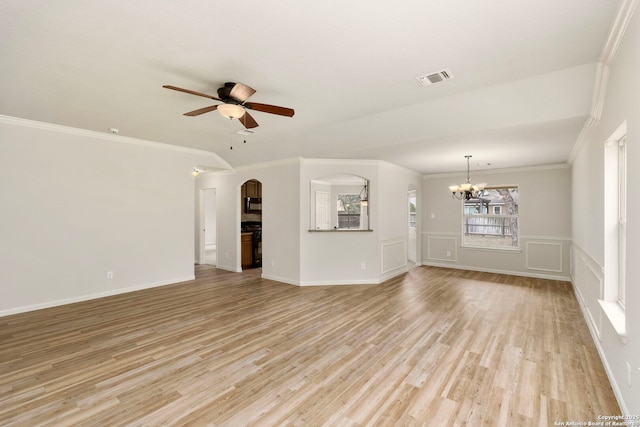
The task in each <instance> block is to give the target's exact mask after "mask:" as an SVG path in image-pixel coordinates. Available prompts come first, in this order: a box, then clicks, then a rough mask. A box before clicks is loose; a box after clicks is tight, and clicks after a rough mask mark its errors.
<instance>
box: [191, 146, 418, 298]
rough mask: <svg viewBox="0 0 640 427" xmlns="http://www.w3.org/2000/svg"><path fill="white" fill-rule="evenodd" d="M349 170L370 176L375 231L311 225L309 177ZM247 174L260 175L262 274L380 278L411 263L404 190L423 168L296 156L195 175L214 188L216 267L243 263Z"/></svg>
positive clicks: (307, 281) (308, 280) (305, 281)
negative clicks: (242, 223)
mask: <svg viewBox="0 0 640 427" xmlns="http://www.w3.org/2000/svg"><path fill="white" fill-rule="evenodd" d="M344 173H349V174H354V175H358V176H361V177H363V178H366V179H368V180H369V181H370V193H369V198H370V218H369V220H370V222H369V224H370V227H371V228H372V230H373V231H357V232H343V231H340V232H314V231H311V232H310V231H309V229H310V228H315V225H314V223H313V215H312V213H311V212H310V210H309V209H310V207H311V206H312V205H311V203H310V201H311V200H310V195H311V194H312V191H311V189H312V184H311V181H312V180H313V179H316V178H319V177H323V176H327V175H333V174H344ZM379 177H383V178H384V179H383V181H381V180H380V178H379ZM247 179H257V180H259V181H260V182H262V207H263V211H262V221H263V232H262V239H263V240H262V248H263V262H262V265H263V266H262V277H265V278H269V279H273V280H278V281H280V282H284V283H290V284H295V285H317V284H353V283H380V282H381V281H383V280H384V279H385V278H388V277H392V276H393V275H397V274H400V273H402V272H404V271H406V268H407V260H406V244H407V235H408V227H407V216H408V207H407V199H406V197H407V196H406V194H407V190H408V189H409V188H410V187H413V188H419V187H420V175H418V174H416V173H414V172H411V171H407V170H406V169H403V168H399V167H397V166H393V165H389V164H387V163H385V162H379V161H367V160H360V161H359V160H319V159H299V158H296V159H289V160H286V161H282V162H273V163H266V164H259V165H253V166H250V167H245V168H239V169H237V170H236V171H235V172H234V173H227V172H223V173H213V174H202V175H200V177H198V180H197V187H198V188H216V194H217V211H218V216H217V221H218V241H217V244H218V268H223V269H227V270H230V271H237V272H239V271H241V267H240V261H241V260H240V186H241V185H242V183H243V182H245V181H246V180H247ZM378 216H380V217H381V218H384V219H385V223H384V224H381V223H380V222H379V221H378V220H377V218H378ZM399 254H401V255H402V256H400V257H399ZM363 266H364V268H363Z"/></svg>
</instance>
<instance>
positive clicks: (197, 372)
mask: <svg viewBox="0 0 640 427" xmlns="http://www.w3.org/2000/svg"><path fill="white" fill-rule="evenodd" d="M619 412H620V411H619V408H618V406H617V403H616V400H615V398H614V395H613V392H612V390H611V386H610V384H609V382H608V380H607V377H606V374H605V372H604V369H603V367H602V364H601V361H600V359H599V357H598V354H597V351H596V348H595V346H594V344H593V342H592V340H591V337H590V334H589V332H588V330H587V327H586V324H585V322H584V319H583V317H582V314H581V312H580V309H579V307H578V304H577V301H576V299H575V297H574V294H573V291H572V288H571V285H570V284H569V283H566V282H558V281H550V280H540V279H529V278H522V277H514V276H504V275H495V274H488V273H476V272H465V271H459V270H448V269H442V268H430V267H420V268H416V269H414V270H412V271H410V272H409V273H407V274H405V275H402V276H399V277H397V278H395V279H392V280H390V281H388V282H385V283H384V284H382V285H377V286H371V285H369V286H333V287H308V288H298V287H295V286H290V285H284V284H281V283H277V282H273V281H269V280H264V279H261V278H260V277H256V275H252V274H239V273H230V272H225V271H222V270H217V269H215V268H214V267H209V266H198V267H197V279H196V280H195V281H191V282H186V283H181V284H175V285H170V286H164V287H160V288H154V289H149V290H144V291H140V292H134V293H128V294H124V295H118V296H113V297H109V298H103V299H99V300H93V301H88V302H82V303H78V304H73V305H67V306H62V307H55V308H51V309H46V310H40V311H36V312H30V313H24V314H18V315H14V316H8V317H4V318H0V425H2V426H7V425H25V426H33V425H73V426H76V425H83V426H115V425H229V426H241V425H260V426H272V425H305V426H307V425H309V426H313V425H331V426H333V425H353V426H359V425H393V426H397V425H434V426H458V425H460V426H462V425H468V426H481V425H486V426H520V425H522V426H536V427H537V426H551V425H554V422H556V421H562V422H564V421H585V422H586V421H596V420H597V416H598V415H615V414H619Z"/></svg>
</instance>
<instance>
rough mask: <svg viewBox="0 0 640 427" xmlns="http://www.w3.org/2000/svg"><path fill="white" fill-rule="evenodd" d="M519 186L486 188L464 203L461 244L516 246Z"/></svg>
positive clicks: (496, 246)
mask: <svg viewBox="0 0 640 427" xmlns="http://www.w3.org/2000/svg"><path fill="white" fill-rule="evenodd" d="M518 201H519V196H518V187H517V186H500V187H498V186H494V187H487V188H485V189H484V190H483V191H482V192H480V194H479V195H478V197H477V198H475V199H470V200H465V201H464V204H463V219H464V220H463V225H462V226H463V237H462V245H463V246H467V247H480V248H491V249H517V248H519V238H518V236H519V235H518Z"/></svg>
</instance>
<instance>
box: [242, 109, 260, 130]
mask: <svg viewBox="0 0 640 427" xmlns="http://www.w3.org/2000/svg"><path fill="white" fill-rule="evenodd" d="M238 120H240V123H242V124H243V125H244V127H246V128H247V129H251V128H257V127H258V122H256V121H255V119H254V118H253V117H251V114H249V112H248V111H245V112H244V114H243V115H242V117H240V118H239V119H238Z"/></svg>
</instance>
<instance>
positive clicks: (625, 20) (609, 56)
mask: <svg viewBox="0 0 640 427" xmlns="http://www.w3.org/2000/svg"><path fill="white" fill-rule="evenodd" d="M638 3H639V1H638V0H622V1H621V2H620V6H619V7H618V10H617V11H616V16H615V18H614V20H613V25H612V26H611V31H610V32H609V36H608V37H607V41H606V43H605V44H604V48H603V49H602V53H601V54H600V62H603V63H604V64H611V63H612V62H613V59H614V58H615V56H616V53H617V52H618V48H619V47H620V44H621V43H622V40H623V38H624V33H625V32H626V31H627V27H629V23H630V22H631V18H632V17H633V13H634V12H635V9H636V7H637V6H638Z"/></svg>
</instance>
